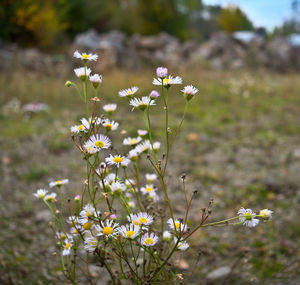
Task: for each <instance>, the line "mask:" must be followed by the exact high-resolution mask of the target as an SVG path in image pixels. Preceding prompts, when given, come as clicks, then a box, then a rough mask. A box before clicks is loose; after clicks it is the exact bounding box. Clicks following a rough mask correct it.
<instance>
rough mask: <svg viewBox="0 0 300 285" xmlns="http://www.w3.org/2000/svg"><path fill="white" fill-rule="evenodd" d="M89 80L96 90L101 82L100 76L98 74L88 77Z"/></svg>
mask: <svg viewBox="0 0 300 285" xmlns="http://www.w3.org/2000/svg"><path fill="white" fill-rule="evenodd" d="M89 80H90V81H91V82H92V84H93V86H94V88H98V86H99V85H100V83H101V82H102V76H101V75H99V74H94V75H90V76H89Z"/></svg>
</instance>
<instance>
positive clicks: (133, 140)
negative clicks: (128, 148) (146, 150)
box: [129, 139, 137, 144]
mask: <svg viewBox="0 0 300 285" xmlns="http://www.w3.org/2000/svg"><path fill="white" fill-rule="evenodd" d="M136 143H137V141H136V139H131V140H130V141H129V144H136Z"/></svg>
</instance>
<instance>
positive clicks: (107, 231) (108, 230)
mask: <svg viewBox="0 0 300 285" xmlns="http://www.w3.org/2000/svg"><path fill="white" fill-rule="evenodd" d="M113 231H114V229H113V228H112V227H104V228H103V230H102V233H103V234H104V235H111V234H112V233H113Z"/></svg>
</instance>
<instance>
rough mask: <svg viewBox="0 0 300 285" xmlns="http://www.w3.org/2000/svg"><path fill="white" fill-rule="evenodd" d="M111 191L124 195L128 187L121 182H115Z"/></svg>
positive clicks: (111, 186)
mask: <svg viewBox="0 0 300 285" xmlns="http://www.w3.org/2000/svg"><path fill="white" fill-rule="evenodd" d="M109 187H110V190H111V191H112V192H113V193H119V194H120V193H122V192H123V191H125V190H126V186H125V185H124V184H123V183H120V182H118V181H117V182H113V183H112V184H111V185H110V186H109Z"/></svg>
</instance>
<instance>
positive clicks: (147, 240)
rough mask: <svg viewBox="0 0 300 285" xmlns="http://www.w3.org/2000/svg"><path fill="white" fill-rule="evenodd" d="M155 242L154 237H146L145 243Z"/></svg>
mask: <svg viewBox="0 0 300 285" xmlns="http://www.w3.org/2000/svg"><path fill="white" fill-rule="evenodd" d="M153 243H154V241H153V239H152V238H146V239H145V244H147V245H149V244H153Z"/></svg>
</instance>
